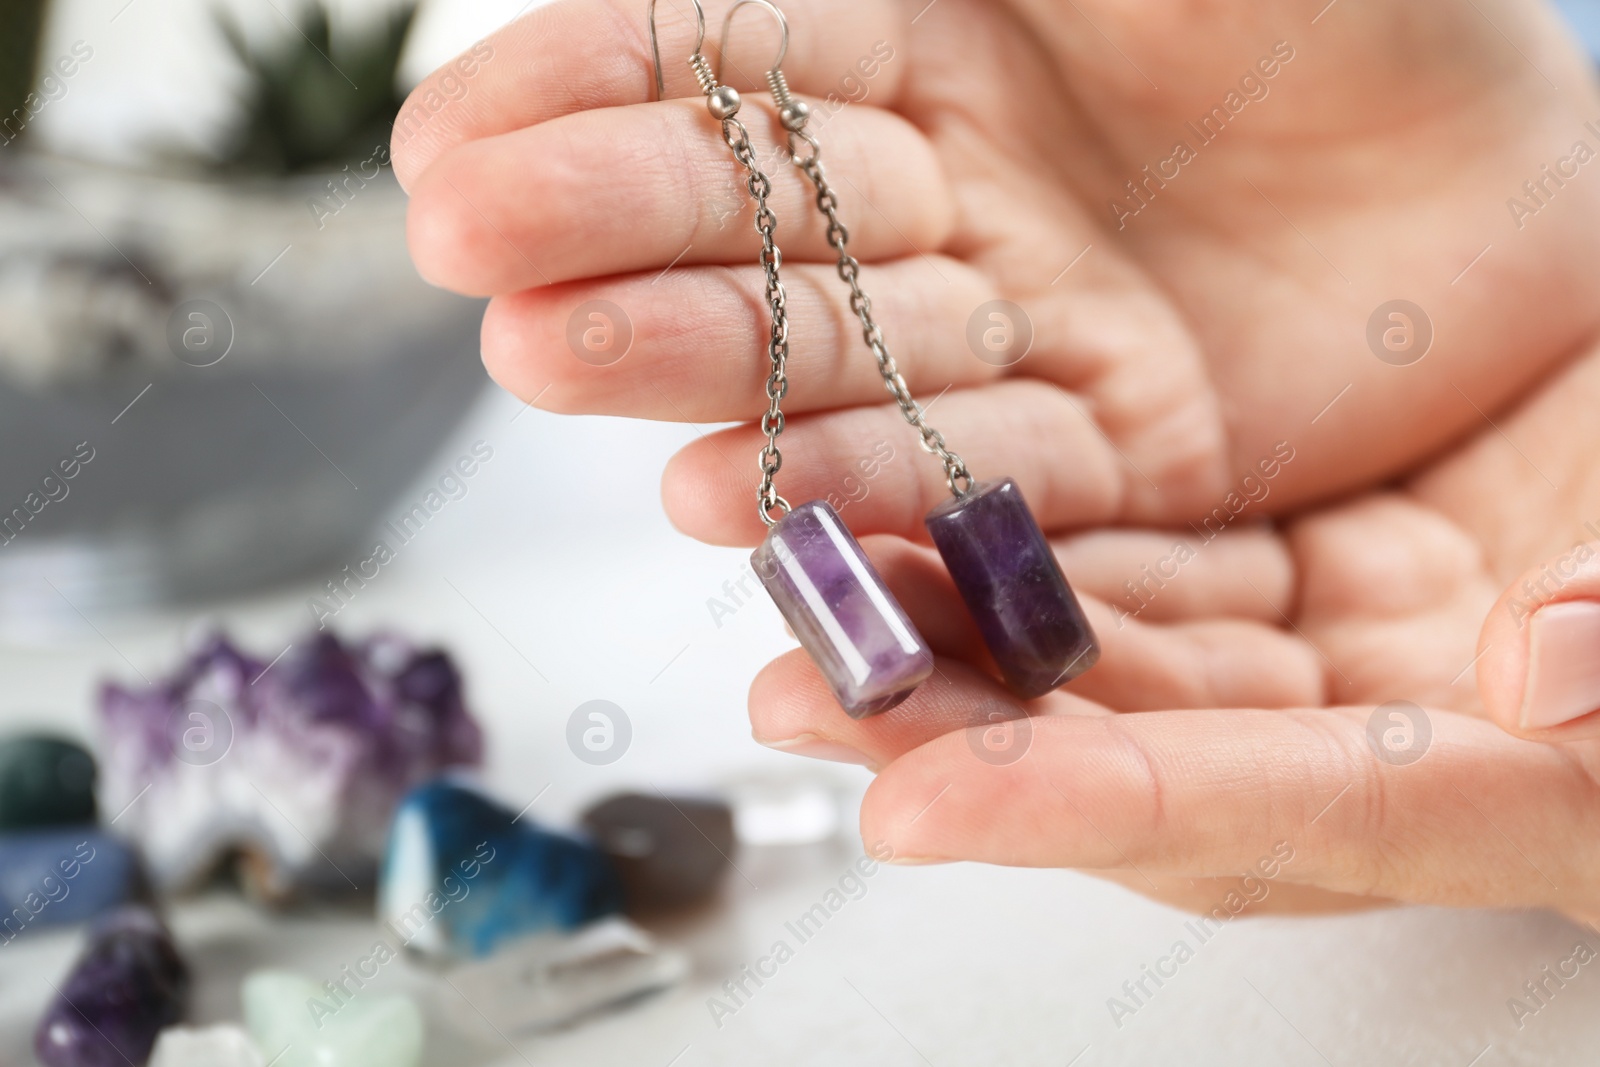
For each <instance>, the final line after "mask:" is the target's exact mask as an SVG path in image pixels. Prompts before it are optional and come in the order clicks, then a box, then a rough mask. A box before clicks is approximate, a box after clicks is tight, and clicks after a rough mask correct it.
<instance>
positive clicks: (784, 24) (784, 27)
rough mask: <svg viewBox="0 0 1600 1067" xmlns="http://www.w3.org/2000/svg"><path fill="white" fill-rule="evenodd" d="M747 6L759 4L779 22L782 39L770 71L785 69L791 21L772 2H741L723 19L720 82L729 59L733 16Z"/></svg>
mask: <svg viewBox="0 0 1600 1067" xmlns="http://www.w3.org/2000/svg"><path fill="white" fill-rule="evenodd" d="M746 4H759V5H760V6H761V7H764V8H766V9H767V10H768V11H770V12H772V17H773V18H775V19H777V20H778V29H779V30H781V31H782V37H781V39H780V40H779V42H778V58H776V59H774V60H773V61H772V65H771V66H770V67H769V68H768V69H769V70H779V69H781V68H782V67H783V61H784V58H785V57H786V56H788V54H789V20H788V19H786V18H784V17H783V12H782V11H780V10H779V9H778V5H777V4H774V3H772V0H739V2H738V3H736V4H734V5H733V6H732V7H730V8H729V9H728V13H727V14H726V15H724V16H723V17H722V42H721V44H720V45H718V47H717V80H718V81H721V80H722V64H723V63H725V62H726V61H727V59H728V31H729V30H730V29H731V28H732V27H733V16H735V15H737V14H738V13H739V9H740V8H741V7H744V6H745V5H746Z"/></svg>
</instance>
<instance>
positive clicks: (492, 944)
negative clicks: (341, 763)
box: [378, 780, 623, 957]
mask: <svg viewBox="0 0 1600 1067" xmlns="http://www.w3.org/2000/svg"><path fill="white" fill-rule="evenodd" d="M622 903H623V895H622V886H621V883H620V881H619V880H618V877H617V872H616V870H615V868H614V867H613V866H612V863H611V861H610V859H609V858H608V857H607V856H606V855H605V854H604V853H603V852H601V851H600V850H599V849H598V848H596V847H595V846H594V845H593V844H591V843H590V842H589V841H587V840H585V839H582V838H578V837H571V836H568V835H565V834H557V833H552V832H550V831H548V830H543V829H541V828H539V827H537V826H535V825H533V824H532V823H531V822H530V821H529V820H528V819H527V818H526V817H525V816H524V817H519V816H518V815H517V813H515V812H513V811H511V810H510V809H508V808H505V807H502V806H501V805H499V804H496V803H495V802H494V801H492V800H490V799H488V798H487V797H485V796H483V795H482V794H481V793H478V792H476V791H475V790H472V789H469V788H467V787H465V786H463V785H460V784H459V783H456V782H452V781H448V780H440V781H435V782H431V783H429V784H427V785H423V786H419V787H418V788H416V789H414V790H412V791H411V792H410V793H409V794H408V795H407V796H406V798H405V799H404V800H403V801H402V802H401V804H400V808H399V810H398V811H397V812H396V813H395V818H394V823H393V825H392V826H391V828H390V831H389V843H388V848H387V851H386V853H385V855H384V860H383V868H382V875H381V881H380V883H379V887H378V914H379V918H380V919H381V920H382V922H383V923H384V925H385V927H386V928H387V930H388V931H389V933H390V934H392V935H393V936H394V937H395V938H396V939H397V940H398V941H400V942H401V943H403V944H405V945H406V946H407V947H409V948H411V949H413V950H415V951H417V952H419V953H421V954H423V955H427V956H434V957H480V956H487V955H489V954H490V953H492V952H493V951H495V949H496V948H497V947H498V946H499V945H501V944H502V943H504V942H506V941H509V940H512V939H515V938H519V937H523V936H525V935H528V934H534V933H540V932H544V931H550V930H570V929H573V928H575V927H578V926H581V925H583V924H584V923H587V922H591V921H593V920H595V919H598V918H602V917H604V916H607V915H611V914H614V913H616V912H618V911H620V910H621V909H622Z"/></svg>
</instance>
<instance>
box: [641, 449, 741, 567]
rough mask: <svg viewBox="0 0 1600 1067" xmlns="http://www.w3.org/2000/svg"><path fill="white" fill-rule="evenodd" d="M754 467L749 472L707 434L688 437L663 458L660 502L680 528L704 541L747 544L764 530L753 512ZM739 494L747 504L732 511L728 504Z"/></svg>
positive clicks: (736, 545) (675, 524) (712, 543)
mask: <svg viewBox="0 0 1600 1067" xmlns="http://www.w3.org/2000/svg"><path fill="white" fill-rule="evenodd" d="M758 477H759V471H758V470H757V468H756V465H755V464H754V463H751V464H750V467H749V473H748V474H746V472H745V471H743V470H741V469H739V468H736V467H735V466H734V465H733V460H732V459H730V458H729V457H728V456H727V455H726V454H724V453H723V452H722V451H720V450H719V449H718V446H717V445H715V444H713V443H712V442H711V441H710V440H709V439H707V438H701V439H699V440H696V441H691V442H689V444H687V445H685V446H683V447H682V448H681V449H679V450H678V451H677V452H676V453H675V454H674V455H673V456H672V458H671V459H669V460H667V467H666V470H665V471H663V472H662V475H661V504H662V507H664V508H665V509H666V512H667V518H668V519H669V520H670V521H671V522H672V525H673V526H675V527H676V528H677V529H678V530H680V531H681V532H683V533H685V534H687V535H688V536H690V537H692V538H694V539H695V540H697V541H703V542H705V543H706V544H708V545H727V546H733V547H749V546H754V545H758V544H760V543H761V539H762V538H763V537H764V536H766V531H765V529H764V528H763V527H762V525H761V520H760V518H759V517H758V515H757V513H756V494H755V487H756V483H757V480H758ZM741 495H744V496H745V497H746V498H747V499H748V500H749V507H748V508H739V509H737V510H736V511H735V510H731V509H730V507H729V502H730V501H732V500H735V499H737V498H739V497H740V496H741Z"/></svg>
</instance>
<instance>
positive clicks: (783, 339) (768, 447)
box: [722, 118, 789, 526]
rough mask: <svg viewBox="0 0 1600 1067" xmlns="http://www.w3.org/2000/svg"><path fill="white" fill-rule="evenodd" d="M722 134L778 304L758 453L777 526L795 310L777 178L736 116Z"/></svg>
mask: <svg viewBox="0 0 1600 1067" xmlns="http://www.w3.org/2000/svg"><path fill="white" fill-rule="evenodd" d="M722 139H723V140H724V141H726V142H727V143H728V147H729V148H731V149H732V150H733V156H734V158H735V159H737V160H738V161H739V162H740V163H741V164H743V166H744V169H745V170H746V171H747V172H748V176H747V177H746V179H745V188H746V189H747V190H749V192H750V199H751V200H752V201H754V203H755V205H756V218H755V223H756V232H757V233H759V234H761V266H762V267H763V268H764V269H765V270H766V272H767V306H768V307H770V308H771V309H772V333H771V335H770V337H769V338H768V340H767V355H768V357H769V358H770V359H771V361H772V371H771V373H769V374H768V375H767V410H766V411H764V412H763V413H762V415H761V432H762V433H763V434H765V435H766V438H767V443H766V444H765V445H764V446H763V447H762V449H761V453H760V455H759V456H758V457H757V458H758V459H759V461H760V464H761V486H760V488H759V489H758V490H757V491H756V509H757V511H758V512H759V513H760V515H761V521H762V522H763V523H765V524H766V525H768V526H775V525H777V523H778V520H777V519H775V518H773V517H772V513H773V512H774V511H778V512H780V513H781V514H782V515H787V514H788V513H789V502H788V501H787V500H785V499H783V497H781V496H779V495H778V490H777V487H776V486H775V485H774V484H773V479H774V478H775V477H776V476H777V473H778V471H779V470H781V469H782V468H783V453H781V452H779V451H778V435H779V434H781V433H783V410H782V408H781V407H780V405H781V404H782V402H783V398H784V397H786V396H788V395H789V377H788V364H789V313H788V297H787V295H786V294H785V293H784V291H783V282H782V281H781V280H779V278H778V268H779V267H781V266H783V252H782V251H781V250H779V248H778V244H777V241H776V240H775V238H774V234H775V233H776V231H777V229H778V218H777V216H776V215H774V214H773V213H772V208H771V207H769V206H768V205H767V197H768V196H770V195H771V194H772V180H771V179H770V178H768V177H767V175H766V173H765V172H764V171H763V170H762V169H761V166H760V164H758V163H757V162H756V153H755V149H754V148H752V147H751V145H750V131H749V130H747V129H745V126H744V123H742V122H740V121H739V120H738V119H736V118H727V119H723V120H722Z"/></svg>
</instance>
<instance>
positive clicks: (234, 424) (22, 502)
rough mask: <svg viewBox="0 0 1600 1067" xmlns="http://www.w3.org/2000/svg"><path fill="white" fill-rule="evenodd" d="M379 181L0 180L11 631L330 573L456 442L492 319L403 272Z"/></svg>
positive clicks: (13, 166)
mask: <svg viewBox="0 0 1600 1067" xmlns="http://www.w3.org/2000/svg"><path fill="white" fill-rule="evenodd" d="M368 170H369V171H376V175H375V177H372V178H370V179H367V178H364V177H363V176H362V174H361V172H360V168H352V171H351V172H349V173H345V174H340V175H336V176H333V178H330V177H329V176H321V177H316V178H307V179H297V180H291V181H284V182H261V183H257V184H241V183H228V182H217V181H202V180H185V179H180V178H171V177H160V176H150V175H142V174H135V173H129V172H124V171H117V170H110V169H105V168H100V167H95V166H90V165H84V164H77V163H71V162H66V161H62V160H57V159H48V158H39V157H28V156H20V157H12V160H11V161H10V162H9V163H8V164H7V165H5V166H3V167H0V630H4V631H6V632H8V633H12V634H17V633H23V634H26V633H28V632H30V631H37V630H38V629H39V628H40V626H41V624H48V622H49V621H50V620H51V619H52V618H57V617H59V618H62V619H72V618H76V617H77V615H78V613H79V612H83V613H87V614H93V613H94V612H95V611H104V610H115V609H125V608H133V607H141V606H145V605H149V604H152V603H160V602H171V601H185V600H194V599H208V598H212V597H215V596H218V595H223V594H232V593H238V592H242V591H246V590H252V589H258V588H261V587H263V586H266V585H269V584H271V583H275V582H281V581H285V580H288V579H291V578H294V577H297V576H302V575H306V574H308V573H311V572H313V571H315V570H318V569H320V568H325V567H326V566H327V565H328V564H329V563H331V562H333V561H335V560H338V559H339V557H340V556H341V553H346V552H347V550H348V549H349V548H351V547H352V546H353V545H359V544H360V543H361V542H362V541H363V540H364V536H363V535H365V534H367V533H368V532H369V531H371V530H372V529H374V528H375V527H376V526H377V525H378V523H379V521H380V516H381V515H382V513H383V511H384V508H385V506H386V505H387V504H389V503H391V502H392V498H393V497H394V496H395V495H396V494H397V493H398V492H399V491H401V490H402V489H403V488H404V487H405V486H406V485H407V484H408V483H409V482H410V481H411V480H412V479H413V478H414V477H415V475H416V474H417V472H418V470H419V468H420V467H421V466H422V465H423V464H424V463H426V462H427V461H428V459H429V458H430V457H431V456H432V455H433V454H434V452H435V450H436V449H438V448H439V446H440V445H441V444H442V442H443V441H444V439H445V438H446V436H447V435H448V434H450V432H451V431H452V430H454V429H455V427H456V426H457V424H458V423H459V422H460V421H461V419H462V416H463V415H464V414H465V413H466V411H467V410H468V408H469V407H470V405H471V404H472V402H473V400H474V399H475V398H476V397H477V396H478V395H479V393H480V392H481V390H482V389H483V388H484V382H485V379H484V375H483V370H482V367H481V365H480V363H479V361H478V358H477V348H478V344H477V329H478V322H479V319H480V318H481V314H482V306H481V304H480V303H478V302H476V301H469V300H463V299H459V298H456V297H453V296H450V295H448V294H446V293H443V292H440V291H439V290H436V289H433V288H431V287H429V286H428V285H426V284H424V283H423V282H422V281H421V279H420V278H418V276H417V274H416V272H415V271H414V270H413V268H412V266H411V262H410V259H409V257H408V256H407V254H406V248H405V236H404V218H405V198H404V195H403V194H402V193H401V192H400V189H399V187H398V185H396V183H395V182H394V180H393V178H392V177H391V176H390V175H389V173H388V171H387V170H379V169H378V168H376V167H371V168H368ZM334 178H337V179H339V182H340V183H341V184H338V185H337V186H336V185H335V184H334V180H333V179H334ZM319 205H320V206H319ZM80 445H81V446H83V448H80V447H79V446H80ZM85 449H89V450H92V452H93V458H92V459H91V460H90V461H89V462H88V463H87V464H83V465H82V466H81V469H78V470H77V471H76V473H75V476H74V477H73V478H71V479H70V480H67V479H63V478H62V477H61V471H60V470H59V469H58V465H59V464H60V463H61V461H62V460H63V459H69V458H70V457H72V456H73V454H74V451H75V450H78V451H80V452H81V451H84V450H85ZM70 466H71V465H70V463H69V467H70ZM51 497H58V498H59V499H51ZM41 501H43V504H42V506H41V503H40V502H41ZM345 558H346V560H347V559H348V555H346V556H345ZM333 570H337V566H335V567H334V568H333Z"/></svg>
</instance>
